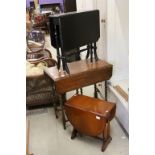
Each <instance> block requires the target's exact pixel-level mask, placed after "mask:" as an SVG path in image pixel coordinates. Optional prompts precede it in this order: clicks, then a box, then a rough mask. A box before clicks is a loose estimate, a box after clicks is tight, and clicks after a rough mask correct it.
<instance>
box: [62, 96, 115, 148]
mask: <svg viewBox="0 0 155 155" xmlns="http://www.w3.org/2000/svg"><path fill="white" fill-rule="evenodd" d="M65 111H66V115H67V118H68V120H69V121H70V123H71V124H72V125H73V128H74V129H73V132H72V136H71V138H72V139H73V138H75V137H76V134H77V132H80V133H83V134H85V135H88V136H94V137H95V136H98V135H100V134H102V135H103V145H102V151H104V150H105V148H106V147H107V145H108V144H109V142H110V141H111V136H110V121H111V120H112V119H113V118H114V116H115V112H116V104H115V103H111V102H107V101H104V100H100V99H95V98H92V97H88V96H84V95H74V96H73V97H71V98H70V99H69V100H68V101H67V102H66V103H65Z"/></svg>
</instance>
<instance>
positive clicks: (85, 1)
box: [76, 0, 94, 11]
mask: <svg viewBox="0 0 155 155" xmlns="http://www.w3.org/2000/svg"><path fill="white" fill-rule="evenodd" d="M76 5H77V11H81V10H91V9H94V0H76Z"/></svg>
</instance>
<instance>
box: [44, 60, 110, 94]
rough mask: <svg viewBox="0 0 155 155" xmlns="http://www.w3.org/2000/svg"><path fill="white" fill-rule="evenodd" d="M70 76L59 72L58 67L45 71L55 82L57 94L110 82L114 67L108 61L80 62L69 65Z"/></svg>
mask: <svg viewBox="0 0 155 155" xmlns="http://www.w3.org/2000/svg"><path fill="white" fill-rule="evenodd" d="M68 67H69V70H70V74H67V73H65V72H63V71H62V70H61V71H58V69H57V67H51V68H48V69H46V70H45V73H46V74H47V75H48V76H49V77H50V78H51V79H52V80H53V81H54V83H55V86H56V91H57V93H60V94H63V93H65V92H68V91H71V90H75V89H78V88H81V87H84V86H88V85H92V84H95V83H97V82H101V81H105V80H109V79H110V77H111V76H112V65H111V64H109V63H107V62H106V61H103V60H99V61H97V62H95V61H94V62H90V60H80V61H75V62H72V63H69V64H68Z"/></svg>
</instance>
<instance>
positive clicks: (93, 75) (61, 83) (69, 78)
mask: <svg viewBox="0 0 155 155" xmlns="http://www.w3.org/2000/svg"><path fill="white" fill-rule="evenodd" d="M68 68H69V70H70V74H68V73H66V72H64V71H63V70H58V69H57V67H56V66H55V67H50V68H46V69H45V70H44V73H45V75H47V77H48V78H50V80H51V81H52V83H53V84H52V85H53V87H52V88H53V89H52V93H53V95H54V93H58V94H59V95H60V105H61V109H62V119H63V126H64V129H65V128H66V123H65V122H66V121H65V115H64V111H63V109H64V108H63V102H62V95H64V94H65V93H66V92H69V91H72V90H76V89H79V88H82V87H85V86H89V85H92V84H96V83H98V82H101V81H105V100H106V98H107V83H106V81H107V80H109V79H110V78H111V76H112V65H111V64H109V63H107V62H106V61H104V60H98V61H95V60H93V62H91V61H90V60H89V59H87V60H80V61H75V62H71V63H68ZM95 89H96V87H95ZM95 94H97V90H95ZM95 96H97V95H95ZM54 109H55V113H56V117H58V116H57V106H56V104H55V103H54Z"/></svg>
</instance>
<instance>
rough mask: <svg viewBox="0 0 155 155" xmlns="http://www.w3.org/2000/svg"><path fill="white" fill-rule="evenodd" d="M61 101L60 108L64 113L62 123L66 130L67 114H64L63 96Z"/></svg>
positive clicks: (60, 98)
mask: <svg viewBox="0 0 155 155" xmlns="http://www.w3.org/2000/svg"><path fill="white" fill-rule="evenodd" d="M59 100H60V106H61V111H62V123H63V127H64V129H66V119H65V112H64V106H63V100H62V95H60V97H59Z"/></svg>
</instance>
